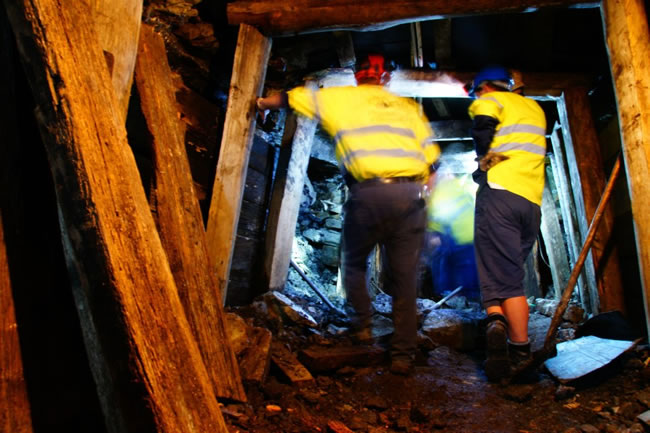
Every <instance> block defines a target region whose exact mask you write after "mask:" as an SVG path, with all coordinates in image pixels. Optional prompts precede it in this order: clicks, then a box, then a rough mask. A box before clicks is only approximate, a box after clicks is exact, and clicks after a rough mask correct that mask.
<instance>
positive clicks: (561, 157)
mask: <svg viewBox="0 0 650 433" xmlns="http://www.w3.org/2000/svg"><path fill="white" fill-rule="evenodd" d="M551 146H552V149H553V158H552V159H551V171H552V173H553V179H555V182H556V185H557V194H558V198H559V199H560V211H561V214H562V221H563V222H564V224H563V225H562V226H563V228H564V232H565V234H566V239H567V247H568V250H569V263H570V264H571V266H572V267H573V266H574V265H575V263H576V261H577V260H578V256H579V255H580V248H581V247H582V243H581V241H580V239H581V237H580V231H579V229H578V221H577V217H576V214H575V203H574V199H573V194H572V192H571V191H572V190H571V183H570V180H569V175H568V173H567V170H568V168H567V162H566V156H565V154H564V149H563V147H562V139H561V138H560V135H559V133H558V130H557V129H555V130H554V131H553V133H552V134H551ZM585 279H586V275H585V272H584V270H583V272H582V274H581V275H580V277H579V278H578V280H577V283H576V284H577V286H578V293H584V291H585V290H586V288H585V285H586V281H585ZM582 307H583V308H584V309H585V310H587V309H588V308H589V306H588V305H584V304H583V305H582Z"/></svg>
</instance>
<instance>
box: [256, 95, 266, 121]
mask: <svg viewBox="0 0 650 433" xmlns="http://www.w3.org/2000/svg"><path fill="white" fill-rule="evenodd" d="M255 108H256V109H257V114H258V115H259V116H260V120H261V121H262V123H264V121H265V120H266V116H267V115H268V114H269V109H268V108H267V107H266V104H265V102H264V98H257V99H256V100H255Z"/></svg>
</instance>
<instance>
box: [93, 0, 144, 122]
mask: <svg viewBox="0 0 650 433" xmlns="http://www.w3.org/2000/svg"><path fill="white" fill-rule="evenodd" d="M90 4H91V6H92V16H93V21H94V26H93V28H94V30H95V32H96V33H97V37H98V38H99V45H100V46H101V47H102V49H103V50H104V57H105V58H106V63H107V65H108V69H109V72H110V75H111V80H112V83H113V89H115V94H116V95H117V100H118V107H119V109H120V111H121V112H122V115H123V116H124V119H125V121H126V113H127V110H128V108H129V98H130V96H131V85H132V83H133V71H134V69H135V56H136V53H137V51H138V34H139V33H140V24H141V23H142V0H120V1H114V0H94V1H92V2H91V3H90Z"/></svg>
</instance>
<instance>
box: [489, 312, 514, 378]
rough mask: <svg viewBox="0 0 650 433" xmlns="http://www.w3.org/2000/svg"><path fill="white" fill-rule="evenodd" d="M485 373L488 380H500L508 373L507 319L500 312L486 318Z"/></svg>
mask: <svg viewBox="0 0 650 433" xmlns="http://www.w3.org/2000/svg"><path fill="white" fill-rule="evenodd" d="M485 336H486V352H487V353H486V355H487V356H486V360H485V375H486V376H487V378H488V381H490V382H500V381H501V380H502V379H505V378H506V377H508V375H509V374H510V360H509V359H508V321H507V320H506V318H505V316H503V315H501V314H490V315H489V316H488V318H487V329H486V331H485Z"/></svg>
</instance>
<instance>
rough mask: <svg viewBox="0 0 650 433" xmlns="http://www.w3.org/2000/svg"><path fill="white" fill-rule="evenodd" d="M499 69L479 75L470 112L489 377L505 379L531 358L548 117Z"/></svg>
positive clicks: (475, 224) (474, 83)
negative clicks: (530, 287)
mask: <svg viewBox="0 0 650 433" xmlns="http://www.w3.org/2000/svg"><path fill="white" fill-rule="evenodd" d="M513 84H514V83H513V80H512V78H511V76H510V73H509V72H508V71H507V70H506V69H504V68H503V67H500V66H494V67H488V68H485V69H483V70H481V71H480V72H479V73H478V74H477V76H476V77H475V78H474V81H473V83H472V88H471V90H470V96H476V98H477V99H475V100H474V101H473V102H472V104H471V105H470V107H469V116H470V117H471V118H472V121H473V126H472V138H473V139H474V145H475V149H476V154H477V156H478V159H479V168H478V169H477V170H476V171H475V172H474V173H473V176H474V180H475V181H476V183H477V184H478V191H477V194H476V213H475V221H474V227H475V230H474V247H475V249H476V263H477V268H478V274H479V281H480V286H481V298H482V303H483V306H484V308H485V310H486V312H487V315H488V317H487V329H486V337H487V344H486V348H487V359H486V364H485V371H486V375H487V376H488V379H489V380H493V381H499V380H501V379H503V378H504V377H507V376H508V375H509V374H510V370H511V367H512V366H516V365H515V364H518V363H522V362H525V361H526V360H527V359H528V358H529V357H530V342H529V340H528V318H529V311H528V302H527V300H526V296H525V294H524V288H523V279H524V262H525V260H526V258H527V256H528V254H529V253H530V251H531V248H532V247H533V245H534V243H535V241H536V239H537V234H538V232H539V226H540V219H541V209H540V206H541V203H542V192H543V189H544V158H545V156H546V117H545V115H544V111H543V110H542V108H541V107H540V106H539V104H538V103H537V102H535V101H534V100H533V99H530V98H526V97H524V96H522V95H519V94H517V93H513V92H511V91H510V90H511V89H512V85H513Z"/></svg>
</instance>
